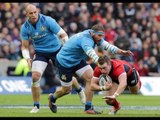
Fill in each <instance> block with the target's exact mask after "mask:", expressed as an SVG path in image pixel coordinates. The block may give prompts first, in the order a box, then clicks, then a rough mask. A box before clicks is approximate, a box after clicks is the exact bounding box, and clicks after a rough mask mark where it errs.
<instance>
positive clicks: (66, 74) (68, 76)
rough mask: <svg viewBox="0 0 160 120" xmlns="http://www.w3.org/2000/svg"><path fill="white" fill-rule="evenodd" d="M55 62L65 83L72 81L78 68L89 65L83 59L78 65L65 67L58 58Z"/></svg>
mask: <svg viewBox="0 0 160 120" xmlns="http://www.w3.org/2000/svg"><path fill="white" fill-rule="evenodd" d="M55 64H56V66H57V68H58V71H59V77H60V80H61V81H63V82H65V83H68V82H71V81H72V77H73V75H75V72H76V71H77V70H79V69H81V68H83V67H84V66H87V65H88V64H87V63H86V61H85V60H82V61H81V62H80V63H79V64H78V65H76V66H74V67H70V68H65V67H63V66H62V65H61V64H60V63H59V62H58V60H57V59H56V61H55Z"/></svg>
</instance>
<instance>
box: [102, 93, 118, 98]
mask: <svg viewBox="0 0 160 120" xmlns="http://www.w3.org/2000/svg"><path fill="white" fill-rule="evenodd" d="M118 96H119V94H118V93H117V92H115V93H114V95H111V96H104V97H103V98H102V99H109V100H110V99H111V100H113V99H116V98H117V97H118Z"/></svg>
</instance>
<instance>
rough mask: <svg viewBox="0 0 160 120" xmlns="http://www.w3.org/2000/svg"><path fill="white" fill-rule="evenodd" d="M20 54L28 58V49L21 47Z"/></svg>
mask: <svg viewBox="0 0 160 120" xmlns="http://www.w3.org/2000/svg"><path fill="white" fill-rule="evenodd" d="M22 56H23V57H24V58H25V59H26V60H27V59H30V55H29V50H28V49H23V50H22Z"/></svg>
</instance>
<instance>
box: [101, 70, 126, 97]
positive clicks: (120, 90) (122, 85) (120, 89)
mask: <svg viewBox="0 0 160 120" xmlns="http://www.w3.org/2000/svg"><path fill="white" fill-rule="evenodd" d="M118 80H119V85H118V88H117V90H116V92H115V93H114V94H113V95H112V96H105V97H103V99H116V97H118V96H119V95H120V94H121V93H123V91H124V90H125V88H126V87H127V74H126V72H125V73H122V74H121V75H120V76H119V78H118Z"/></svg>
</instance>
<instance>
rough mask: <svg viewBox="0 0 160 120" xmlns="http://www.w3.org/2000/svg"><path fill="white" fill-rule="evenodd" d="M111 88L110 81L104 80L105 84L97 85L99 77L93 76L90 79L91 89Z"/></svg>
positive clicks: (102, 89)
mask: <svg viewBox="0 0 160 120" xmlns="http://www.w3.org/2000/svg"><path fill="white" fill-rule="evenodd" d="M110 88H111V83H110V82H106V83H105V85H103V86H100V85H99V77H95V76H94V77H93V78H92V80H91V90H92V91H106V90H109V89H110Z"/></svg>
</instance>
